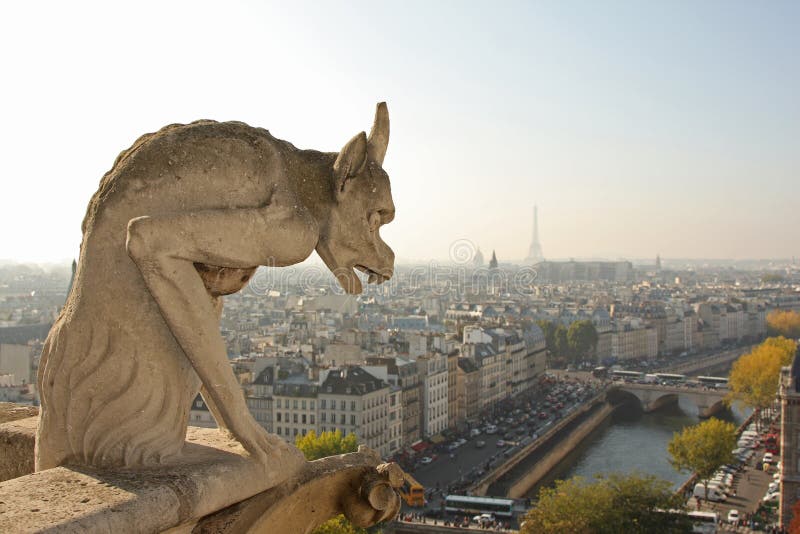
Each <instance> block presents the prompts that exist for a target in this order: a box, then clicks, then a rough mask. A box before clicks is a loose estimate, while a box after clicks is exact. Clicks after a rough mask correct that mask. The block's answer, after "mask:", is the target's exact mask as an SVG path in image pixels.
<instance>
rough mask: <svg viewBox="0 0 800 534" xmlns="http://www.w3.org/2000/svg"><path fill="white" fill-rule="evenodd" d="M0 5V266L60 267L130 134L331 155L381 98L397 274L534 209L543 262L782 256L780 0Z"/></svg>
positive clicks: (503, 248)
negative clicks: (193, 130) (204, 133)
mask: <svg viewBox="0 0 800 534" xmlns="http://www.w3.org/2000/svg"><path fill="white" fill-rule="evenodd" d="M73 7H74V8H73ZM0 12H2V14H3V19H4V20H6V21H14V23H13V24H7V26H8V27H7V28H6V29H5V31H4V32H2V36H0V40H1V42H2V44H3V49H4V50H6V51H7V52H6V53H5V56H6V57H5V59H6V60H7V61H6V62H5V64H6V69H5V74H6V77H7V79H9V80H14V83H10V84H7V86H6V87H4V90H3V91H4V96H5V97H6V101H7V102H13V106H8V109H7V117H6V122H5V124H4V126H5V127H4V128H3V131H2V133H0V135H2V142H3V145H4V146H6V147H11V149H10V150H7V153H6V156H5V157H4V161H3V162H2V163H0V172H2V174H3V176H4V179H3V180H4V182H3V183H4V187H3V190H4V193H5V198H6V199H7V202H6V205H5V206H4V209H3V210H2V211H0V227H2V228H3V229H4V231H3V247H2V250H0V257H3V258H8V259H13V260H20V261H54V260H57V261H65V260H71V259H72V258H75V257H76V256H77V254H78V246H79V243H80V237H81V235H80V224H81V221H82V219H83V216H84V213H85V209H86V205H87V203H88V201H89V199H90V197H91V195H92V194H93V193H94V191H95V190H96V189H97V186H98V183H99V181H100V178H101V177H102V175H103V174H104V173H105V172H106V171H107V170H108V169H109V168H110V167H111V165H112V163H113V160H114V158H115V156H116V154H118V153H119V152H120V151H121V150H123V149H125V148H127V147H129V146H130V145H131V144H132V143H133V141H134V140H135V139H136V138H137V137H138V136H140V135H141V134H143V133H145V132H151V131H155V130H157V129H158V128H160V127H162V126H164V125H166V124H169V123H174V122H190V121H192V120H196V119H199V118H213V119H217V120H242V121H245V122H247V123H249V124H252V125H255V126H262V127H264V128H267V129H269V130H270V131H271V132H272V133H273V134H274V135H275V136H276V137H278V138H281V139H286V140H288V141H290V142H292V143H294V144H296V145H297V146H299V147H303V148H308V147H314V148H319V149H322V150H326V151H338V150H339V149H340V148H341V147H342V146H343V145H344V144H345V143H346V141H347V140H348V139H350V138H351V137H352V136H353V134H355V133H357V132H358V131H361V130H368V129H369V126H370V124H371V119H372V112H373V109H374V105H375V103H376V102H378V101H382V100H386V101H387V102H388V103H389V108H390V113H391V116H392V136H391V140H390V142H389V149H388V153H387V156H386V161H385V167H386V169H387V171H388V172H389V174H390V176H391V179H392V186H393V194H394V198H395V204H396V206H397V217H396V219H395V221H394V222H393V223H392V224H390V225H388V226H386V227H385V228H384V229H383V230H382V233H383V235H384V237H385V240H386V241H387V243H389V244H390V246H392V248H393V249H394V251H395V253H396V255H397V257H398V260H399V261H406V262H412V261H417V260H420V259H422V260H425V259H436V260H446V259H447V258H448V255H449V248H450V246H451V245H452V244H453V243H454V242H456V241H458V240H460V239H469V240H470V241H472V242H474V243H475V244H476V245H480V246H481V247H482V249H483V250H484V251H485V252H486V253H487V254H488V253H489V251H491V250H496V251H497V256H498V258H499V259H500V260H501V262H502V261H519V260H521V259H522V258H524V257H525V256H526V254H527V251H528V248H529V247H528V245H529V243H530V219H529V216H528V214H529V213H530V208H531V206H532V205H533V204H534V202H535V203H536V204H537V205H538V206H539V232H540V236H541V240H542V243H543V247H544V249H545V250H546V252H547V254H546V257H547V258H549V259H558V258H563V259H568V258H571V257H575V258H590V257H591V258H607V259H617V258H627V259H632V258H654V257H655V255H656V254H657V253H660V254H661V256H662V257H663V258H665V259H669V258H708V259H746V258H790V257H792V256H794V255H797V253H798V251H797V249H796V247H797V245H796V243H797V242H798V241H800V224H798V223H800V216H798V213H797V210H796V208H795V206H794V204H795V203H796V198H798V194H800V180H797V169H798V168H800V159H798V158H800V156H798V154H800V145H798V143H800V120H798V119H800V108H798V106H797V102H796V99H795V97H794V95H796V94H797V93H798V92H800V75H798V71H797V69H792V68H787V67H788V66H789V65H792V62H793V61H794V51H796V50H797V49H798V44H800V37H798V35H797V34H796V32H793V31H792V21H795V20H798V15H800V6H798V5H797V4H793V3H790V2H776V3H773V4H771V6H770V9H769V10H766V9H763V8H761V7H759V6H754V5H753V6H750V5H744V4H734V5H731V4H723V3H716V2H709V3H704V4H702V5H697V4H693V3H689V2H678V3H671V4H663V5H657V4H650V5H641V4H636V3H632V2H619V3H617V4H615V8H614V9H613V10H611V9H608V8H607V7H606V8H603V7H602V6H586V5H581V4H578V3H570V2H565V3H558V4H538V5H529V4H526V3H509V4H505V5H503V6H501V7H495V8H493V9H488V8H485V7H483V6H481V5H479V4H475V3H471V4H461V3H459V4H455V3H442V4H437V5H435V6H428V5H425V4H416V5H411V6H403V7H402V8H401V7H398V6H392V5H378V6H375V5H372V4H366V3H357V2H356V3H350V4H347V5H342V6H337V7H336V8H333V7H325V6H321V7H320V6H316V7H315V8H314V9H309V5H305V4H302V3H298V4H297V5H295V4H293V5H292V6H285V5H282V4H279V3H266V4H260V5H258V6H256V5H250V4H246V3H233V4H231V5H230V6H226V9H225V10H219V9H216V8H214V7H213V5H211V4H188V3H185V4H181V3H175V4H170V5H169V6H160V5H157V4H155V3H147V2H145V3H142V4H141V5H140V6H138V7H137V9H136V10H127V11H126V12H125V19H126V20H127V21H128V23H126V24H124V25H119V24H117V23H116V22H115V21H116V20H118V19H119V16H120V12H119V11H118V8H115V7H113V6H108V5H106V4H102V3H96V4H92V3H89V4H81V5H79V6H69V7H68V6H62V5H60V4H56V3H53V4H51V5H50V6H49V8H48V13H49V16H48V17H41V16H40V15H39V11H38V9H37V8H36V6H29V5H25V4H10V5H6V6H3V7H2V8H0ZM422 13H424V15H425V16H424V17H423V16H419V15H420V14H422ZM143 31H144V32H145V33H147V34H148V39H146V40H143V39H141V35H142V32H143ZM206 35H214V36H215V38H214V39H208V38H206V37H205V36H206ZM412 36H413V38H412ZM8 51H14V52H13V53H11V52H8ZM189 51H191V53H189ZM433 228H435V229H436V231H435V232H431V229H433ZM421 236H425V239H420V237H421Z"/></svg>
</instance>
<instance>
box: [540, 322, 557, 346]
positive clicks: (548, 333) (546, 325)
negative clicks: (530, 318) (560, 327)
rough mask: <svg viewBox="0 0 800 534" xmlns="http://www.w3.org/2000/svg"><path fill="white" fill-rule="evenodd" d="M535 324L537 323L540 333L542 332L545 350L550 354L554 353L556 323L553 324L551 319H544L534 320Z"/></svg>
mask: <svg viewBox="0 0 800 534" xmlns="http://www.w3.org/2000/svg"><path fill="white" fill-rule="evenodd" d="M536 324H537V325H539V328H541V329H542V333H543V334H544V344H545V347H546V348H547V350H549V351H550V354H555V351H556V338H555V333H556V325H555V324H553V322H552V321H545V320H539V321H536Z"/></svg>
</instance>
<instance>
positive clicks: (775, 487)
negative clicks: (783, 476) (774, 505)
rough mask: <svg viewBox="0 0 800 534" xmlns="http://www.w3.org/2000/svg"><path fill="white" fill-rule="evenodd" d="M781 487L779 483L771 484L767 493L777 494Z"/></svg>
mask: <svg viewBox="0 0 800 534" xmlns="http://www.w3.org/2000/svg"><path fill="white" fill-rule="evenodd" d="M780 489H781V485H780V484H778V483H777V482H770V483H769V486H767V491H768V492H770V493H775V492H776V491H780Z"/></svg>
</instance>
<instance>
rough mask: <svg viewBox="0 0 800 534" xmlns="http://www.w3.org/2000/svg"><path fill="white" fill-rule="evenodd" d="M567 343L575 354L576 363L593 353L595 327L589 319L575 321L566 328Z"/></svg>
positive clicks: (595, 343) (595, 338)
mask: <svg viewBox="0 0 800 534" xmlns="http://www.w3.org/2000/svg"><path fill="white" fill-rule="evenodd" d="M567 344H568V345H569V347H570V351H571V352H572V354H573V355H574V356H575V361H576V363H577V362H578V361H583V360H585V359H586V357H587V356H589V355H591V354H593V353H594V349H595V348H596V347H597V329H596V328H595V327H594V323H592V321H589V320H583V321H575V322H573V323H572V324H571V325H569V330H567Z"/></svg>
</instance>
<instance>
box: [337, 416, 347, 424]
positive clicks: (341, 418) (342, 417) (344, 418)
mask: <svg viewBox="0 0 800 534" xmlns="http://www.w3.org/2000/svg"><path fill="white" fill-rule="evenodd" d="M346 421H347V419H346V416H345V415H344V414H341V415H340V416H339V424H340V425H344V424H346V423H345V422H346Z"/></svg>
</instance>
